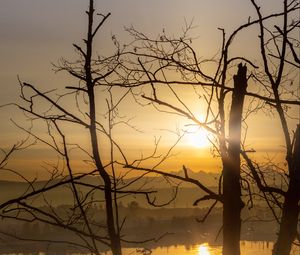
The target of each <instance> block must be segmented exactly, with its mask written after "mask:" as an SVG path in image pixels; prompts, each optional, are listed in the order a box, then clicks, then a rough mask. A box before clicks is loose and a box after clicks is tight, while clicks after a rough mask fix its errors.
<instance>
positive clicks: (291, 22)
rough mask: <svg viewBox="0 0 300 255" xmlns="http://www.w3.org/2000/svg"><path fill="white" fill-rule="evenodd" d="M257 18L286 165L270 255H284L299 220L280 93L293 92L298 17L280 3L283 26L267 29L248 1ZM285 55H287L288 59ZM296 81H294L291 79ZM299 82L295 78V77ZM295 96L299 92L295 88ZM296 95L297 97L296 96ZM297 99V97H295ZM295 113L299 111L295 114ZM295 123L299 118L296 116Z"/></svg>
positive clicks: (293, 147)
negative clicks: (286, 177) (291, 70)
mask: <svg viewBox="0 0 300 255" xmlns="http://www.w3.org/2000/svg"><path fill="white" fill-rule="evenodd" d="M251 2H252V4H253V6H254V8H255V10H256V12H257V15H258V18H259V30H260V32H259V38H260V52H261V57H262V61H263V66H264V73H265V75H266V76H267V80H268V84H267V85H266V86H269V87H270V90H271V91H272V94H273V96H274V98H275V102H274V103H273V104H271V107H273V108H274V109H275V110H276V112H277V113H278V117H279V121H280V123H281V127H282V131H283V136H284V139H285V149H286V152H285V153H286V163H287V170H288V185H287V190H286V191H285V192H284V196H283V197H284V202H283V204H282V214H281V220H280V228H279V234H278V239H277V242H276V244H275V247H274V250H273V254H281V255H288V254H289V253H290V250H291V246H292V242H293V241H294V239H295V238H296V236H297V225H298V217H299V206H298V203H299V201H300V192H299V188H298V185H299V181H300V172H299V169H300V163H299V158H300V151H299V143H300V135H299V132H300V131H299V124H298V127H297V129H296V131H295V133H294V135H291V128H290V127H289V113H288V111H287V109H286V107H285V106H284V105H283V104H282V101H281V99H282V97H283V96H284V92H283V90H285V89H286V90H288V91H286V93H287V94H288V95H289V96H293V94H294V92H293V90H292V87H293V86H291V88H288V87H287V86H288V85H287V82H288V79H287V78H288V75H289V72H290V71H289V69H290V68H296V69H298V71H299V68H300V65H299V63H300V62H299V56H298V55H297V53H296V49H297V48H299V28H300V21H299V16H298V17H297V16H296V17H290V16H289V13H288V9H289V8H290V6H299V4H300V3H299V1H287V0H285V1H283V13H284V14H283V24H282V26H278V25H274V27H273V28H268V26H267V25H265V22H264V20H263V18H262V14H261V10H260V7H259V6H258V4H257V3H256V1H254V0H251ZM289 52H290V53H291V54H290V55H289ZM295 78H296V79H297V77H295ZM298 79H299V77H298ZM297 82H299V80H298V81H297V80H296V83H297ZM298 93H299V88H298ZM296 95H297V94H296ZM297 97H298V99H299V94H298V96H297ZM296 111H298V112H299V109H298V110H296ZM298 123H299V116H298Z"/></svg>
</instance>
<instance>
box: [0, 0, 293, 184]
mask: <svg viewBox="0 0 300 255" xmlns="http://www.w3.org/2000/svg"><path fill="white" fill-rule="evenodd" d="M87 2H88V1H82V0H72V5H70V1H67V0H60V1H49V0H39V1H33V0H22V1H19V0H1V2H0V32H1V41H0V56H1V60H0V86H1V94H0V102H1V103H0V105H2V104H7V103H10V102H14V101H18V93H19V91H18V81H17V75H19V76H20V78H21V79H22V80H23V81H26V82H31V83H33V84H36V85H37V86H38V87H39V88H61V87H64V86H66V85H69V84H70V83H72V82H73V80H72V79H70V78H68V77H67V76H66V75H64V74H54V73H53V71H52V66H51V62H54V63H55V62H57V60H58V59H59V58H60V57H62V56H63V57H66V58H71V59H74V56H75V55H74V50H73V48H72V46H71V45H72V43H73V42H79V43H81V38H83V37H84V35H85V25H86V17H85V15H84V11H85V10H86V8H87ZM97 2H98V3H97V8H98V9H100V10H101V11H103V13H106V12H108V11H109V12H111V13H112V16H111V17H110V18H109V20H108V22H107V23H106V24H105V26H104V28H103V32H102V34H101V35H99V38H98V39H97V41H96V45H97V46H96V49H95V50H96V51H97V52H101V54H103V55H109V53H110V52H111V48H110V46H109V45H110V43H111V42H110V38H111V35H116V36H117V38H118V40H119V41H121V42H128V40H129V38H128V35H127V34H126V33H125V32H124V26H131V25H134V26H135V27H136V28H137V29H138V30H140V31H143V32H145V33H147V34H149V35H153V36H154V35H156V34H158V33H160V32H161V31H162V29H165V30H166V31H167V33H168V34H171V35H172V34H173V35H174V36H176V35H179V34H180V33H181V31H182V27H183V26H184V22H185V20H187V21H191V20H193V24H194V25H195V28H194V30H193V33H194V34H195V36H196V37H197V39H196V40H195V42H193V46H194V47H195V48H196V49H197V50H198V54H199V55H201V56H203V57H212V56H213V55H215V54H216V53H218V51H219V49H220V43H221V33H220V31H218V29H217V28H218V27H222V28H224V29H225V30H226V31H228V33H230V32H232V30H233V29H234V28H235V27H237V26H238V25H239V24H241V23H243V22H246V21H247V20H248V17H249V16H254V15H255V13H254V10H253V8H252V7H251V4H250V1H240V0H228V1H217V0H213V1H198V0H189V1H180V0H164V1H159V0H155V1H145V0H141V1H136V0H126V1H123V0H113V1H100V0H99V1H97ZM260 2H261V3H263V7H264V8H263V12H264V13H269V12H270V11H273V10H277V9H278V8H279V7H280V5H281V1H280V0H265V1H260ZM233 13H234V15H233ZM237 41H238V43H236V44H234V50H235V54H236V55H243V56H246V57H248V56H250V57H252V58H253V56H255V54H258V51H257V48H255V47H253V45H257V31H256V30H254V29H251V30H250V31H249V32H248V33H247V34H246V33H242V34H241V36H240V38H239V40H237ZM258 61H259V60H258ZM233 72H234V71H233ZM298 79H299V76H298ZM117 93H121V92H117ZM166 95H167V94H166ZM182 97H183V98H184V100H185V101H186V102H188V103H189V106H190V107H191V109H192V110H193V111H194V113H195V115H197V116H199V117H200V118H201V116H202V115H203V114H204V113H202V109H201V108H202V103H201V102H199V101H198V100H197V96H196V95H195V94H193V91H192V90H189V89H187V90H186V91H184V92H182ZM298 112H299V109H294V110H293V114H294V115H295V116H297V114H298ZM122 113H123V114H124V115H126V116H128V118H132V122H131V123H132V124H133V125H134V126H135V127H136V128H137V129H139V130H140V131H141V132H136V131H133V130H132V129H130V128H127V127H126V126H121V127H120V128H119V129H117V130H116V131H115V134H116V137H117V138H118V140H119V142H120V144H121V145H122V146H123V147H124V150H125V151H127V152H128V157H129V158H135V157H136V155H138V156H140V155H141V154H147V153H150V151H151V150H152V149H153V146H154V142H153V141H154V137H156V138H159V137H161V142H160V147H159V148H160V152H161V153H164V152H166V151H167V150H168V148H169V147H170V146H171V145H172V144H173V143H174V142H175V141H176V138H177V137H176V135H174V134H171V131H172V132H174V131H177V130H179V131H182V130H184V129H186V128H187V127H186V124H190V122H188V121H187V120H185V119H184V118H179V117H176V116H172V115H168V114H165V113H158V112H157V111H156V110H155V109H153V108H152V107H151V106H147V107H143V108H141V107H139V106H138V105H137V104H135V103H133V100H132V98H128V99H127V100H126V101H125V102H124V104H123V105H122ZM0 117H1V120H2V121H1V124H0V130H1V134H0V141H1V146H2V148H4V149H5V148H8V147H9V146H11V145H12V144H13V143H14V142H15V141H17V140H20V139H22V138H24V137H25V135H24V134H23V133H22V132H20V130H18V129H17V128H16V127H15V126H14V125H13V124H12V123H11V121H10V119H11V118H13V119H14V120H15V121H17V122H18V123H20V124H22V125H25V126H28V125H29V123H28V122H25V121H24V117H23V116H22V114H21V113H20V112H18V111H17V110H16V109H15V108H14V107H8V108H5V109H4V110H3V109H1V110H0ZM247 123H248V125H249V129H248V137H247V143H246V144H247V145H248V147H249V148H254V149H256V150H257V158H258V159H260V160H266V159H267V157H272V156H276V158H277V159H278V160H281V159H282V154H281V151H282V148H283V145H284V142H283V137H282V133H281V129H280V124H279V121H278V119H277V118H275V117H273V116H267V114H261V113H260V114H256V115H252V116H251V117H250V119H249V120H248V122H247ZM296 123H297V120H294V121H292V122H291V127H292V128H294V127H295V125H296ZM167 130H169V131H167ZM36 132H38V133H40V134H42V135H43V134H44V133H45V130H44V129H42V127H37V128H36ZM68 135H69V136H68V137H69V139H70V140H71V141H72V142H73V141H74V140H76V141H78V142H79V143H81V144H84V145H87V144H88V138H87V137H86V136H85V134H83V132H82V130H80V129H78V130H77V129H74V128H70V129H69V130H68ZM192 137H193V136H192V135H191V134H190V135H189V138H184V139H183V140H182V141H181V142H180V143H179V144H178V146H177V148H176V149H175V150H174V154H175V155H174V156H173V157H172V158H170V160H169V162H168V163H166V164H165V165H163V166H162V167H163V168H165V169H170V170H172V171H174V170H175V171H176V170H180V169H181V167H182V165H183V164H185V165H187V166H188V167H189V168H191V169H193V170H194V171H197V170H206V171H219V170H220V162H219V160H218V159H212V155H211V153H210V148H209V147H207V146H204V147H203V146H202V147H201V148H199V147H197V146H195V144H197V143H195V142H194V140H195V139H197V136H195V138H192ZM202 138H203V134H202ZM103 150H104V151H105V149H103ZM73 153H74V161H73V162H74V166H76V167H77V168H81V167H82V162H81V159H80V157H79V156H78V155H77V154H76V152H73ZM106 153H107V152H104V155H105V154H106ZM52 160H56V157H55V156H54V155H52V153H51V152H49V150H48V149H47V148H44V146H42V145H40V144H38V145H36V146H34V147H32V149H29V150H28V151H26V152H24V153H18V154H16V155H15V157H14V158H13V159H12V162H11V166H13V167H17V168H18V169H19V170H20V171H22V172H23V173H25V175H27V176H38V177H39V178H45V176H47V174H44V170H41V169H42V166H45V162H51V161H52ZM6 178H10V177H9V176H8V175H7V174H5V173H3V174H2V175H1V176H0V179H6Z"/></svg>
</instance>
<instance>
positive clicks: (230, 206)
mask: <svg viewBox="0 0 300 255" xmlns="http://www.w3.org/2000/svg"><path fill="white" fill-rule="evenodd" d="M246 73H247V67H246V66H243V65H242V64H239V66H238V72H237V74H236V75H235V76H234V90H233V94H232V103H231V109H230V118H229V143H228V153H227V157H226V159H223V199H224V200H223V255H240V233H241V210H242V208H243V202H242V200H241V186H240V149H241V145H240V144H241V124H242V113H243V105H244V98H245V93H246V89H247V77H246Z"/></svg>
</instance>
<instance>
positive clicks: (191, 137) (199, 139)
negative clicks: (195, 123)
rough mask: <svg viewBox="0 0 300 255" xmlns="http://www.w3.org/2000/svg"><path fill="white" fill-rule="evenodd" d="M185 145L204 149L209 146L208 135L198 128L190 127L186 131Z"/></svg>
mask: <svg viewBox="0 0 300 255" xmlns="http://www.w3.org/2000/svg"><path fill="white" fill-rule="evenodd" d="M185 143H186V144H187V145H189V146H192V147H196V148H205V147H209V146H210V145H211V143H210V141H209V133H208V132H207V131H206V130H205V129H203V128H200V127H190V128H189V129H188V130H187V131H186V135H185Z"/></svg>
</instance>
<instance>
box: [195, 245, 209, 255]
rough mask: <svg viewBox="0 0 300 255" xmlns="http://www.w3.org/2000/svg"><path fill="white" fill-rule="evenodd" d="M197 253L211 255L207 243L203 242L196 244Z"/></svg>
mask: <svg viewBox="0 0 300 255" xmlns="http://www.w3.org/2000/svg"><path fill="white" fill-rule="evenodd" d="M197 255H211V254H210V252H209V248H208V244H207V243H203V244H201V245H199V246H198V253H197Z"/></svg>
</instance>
